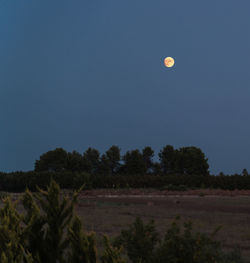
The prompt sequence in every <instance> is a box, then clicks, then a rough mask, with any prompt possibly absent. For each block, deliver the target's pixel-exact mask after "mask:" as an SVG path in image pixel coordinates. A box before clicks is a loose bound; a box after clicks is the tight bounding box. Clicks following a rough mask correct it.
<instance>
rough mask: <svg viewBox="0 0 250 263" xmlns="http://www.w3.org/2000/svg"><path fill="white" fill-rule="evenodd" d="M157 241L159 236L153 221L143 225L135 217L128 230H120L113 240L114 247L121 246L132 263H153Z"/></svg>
mask: <svg viewBox="0 0 250 263" xmlns="http://www.w3.org/2000/svg"><path fill="white" fill-rule="evenodd" d="M158 241H159V234H158V233H157V232H156V229H155V226H154V221H153V220H151V221H150V222H149V223H148V224H147V225H144V224H143V221H142V220H141V219H140V218H139V217H137V218H136V220H135V222H134V223H133V224H132V225H131V226H130V227H129V229H128V230H122V232H121V234H120V235H119V236H118V237H117V238H116V239H115V241H114V246H115V247H121V246H123V247H124V248H125V249H126V251H127V254H128V257H129V258H130V260H131V261H132V262H133V263H137V262H140V263H151V262H154V249H155V246H156V244H157V243H158Z"/></svg>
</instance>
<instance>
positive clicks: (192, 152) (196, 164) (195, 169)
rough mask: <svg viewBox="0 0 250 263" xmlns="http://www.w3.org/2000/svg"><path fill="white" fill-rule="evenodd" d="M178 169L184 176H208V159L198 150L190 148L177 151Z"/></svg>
mask: <svg viewBox="0 0 250 263" xmlns="http://www.w3.org/2000/svg"><path fill="white" fill-rule="evenodd" d="M178 155H179V162H178V167H179V168H180V171H181V172H182V173H184V174H195V175H208V174H209V171H208V168H209V165H208V159H207V158H205V154H204V153H203V152H202V151H201V149H200V148H197V147H194V146H191V147H183V148H180V149H179V150H178Z"/></svg>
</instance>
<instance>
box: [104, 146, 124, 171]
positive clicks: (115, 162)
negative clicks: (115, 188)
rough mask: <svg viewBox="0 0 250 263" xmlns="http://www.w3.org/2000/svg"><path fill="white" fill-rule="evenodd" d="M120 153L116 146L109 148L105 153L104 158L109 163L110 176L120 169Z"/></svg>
mask: <svg viewBox="0 0 250 263" xmlns="http://www.w3.org/2000/svg"><path fill="white" fill-rule="evenodd" d="M120 151H121V150H120V148H119V147H118V146H116V145H113V146H111V147H110V148H109V149H108V150H107V151H106V156H107V159H108V162H109V167H110V171H111V175H114V174H115V173H116V172H117V171H118V170H119V168H120V160H121V154H120Z"/></svg>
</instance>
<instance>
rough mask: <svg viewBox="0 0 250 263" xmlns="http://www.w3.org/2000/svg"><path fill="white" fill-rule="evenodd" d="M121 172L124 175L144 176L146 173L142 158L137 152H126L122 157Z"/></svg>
mask: <svg viewBox="0 0 250 263" xmlns="http://www.w3.org/2000/svg"><path fill="white" fill-rule="evenodd" d="M123 161H124V166H123V171H124V172H125V173H126V174H138V175H144V174H145V173H146V171H147V167H146V164H145V162H144V160H143V156H142V154H141V153H140V151H139V150H137V149H136V150H133V151H127V152H126V154H125V155H124V156H123Z"/></svg>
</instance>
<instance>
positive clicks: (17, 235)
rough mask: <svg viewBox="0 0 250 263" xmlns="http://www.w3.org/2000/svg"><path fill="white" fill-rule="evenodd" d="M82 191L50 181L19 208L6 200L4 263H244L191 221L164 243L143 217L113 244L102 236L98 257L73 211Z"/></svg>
mask: <svg viewBox="0 0 250 263" xmlns="http://www.w3.org/2000/svg"><path fill="white" fill-rule="evenodd" d="M77 196H78V192H75V193H74V194H73V196H72V197H69V196H67V197H66V196H62V195H61V194H60V188H59V185H57V184H56V182H55V181H53V180H52V181H51V182H50V185H49V187H48V188H47V190H46V191H45V190H41V189H39V191H38V192H36V193H33V194H32V193H31V192H30V191H29V190H26V193H25V194H24V196H23V197H22V200H21V204H22V206H23V209H24V213H19V212H18V211H17V209H16V206H17V203H18V201H17V202H13V201H11V199H10V198H9V197H6V198H4V199H3V201H4V207H3V208H1V210H0V259H1V262H3V263H6V262H8V263H14V262H15V263H19V262H20V263H21V262H26V263H31V262H38V263H40V262H48V263H57V262H60V263H68V262H76V263H77V262H79V263H80V262H81V263H83V262H87V263H96V262H101V263H125V262H133V263H147V262H156V263H161V262H162V263H163V262H164V263H165V262H170V263H172V262H173V263H178V262H183V260H185V262H187V263H200V262H202V263H204V262H205V263H206V262H209V263H210V262H217V263H233V262H236V263H240V262H243V261H242V258H241V255H240V252H239V251H233V252H232V253H230V254H225V253H224V252H223V250H222V249H221V246H220V243H219V242H217V241H215V240H214V236H215V234H216V232H217V231H218V229H216V230H215V231H214V232H213V233H212V234H211V235H208V234H205V233H200V232H194V231H193V230H192V224H191V223H190V222H186V223H184V225H183V226H181V225H180V224H179V223H178V218H176V220H175V221H174V222H173V224H172V226H171V227H170V228H169V229H168V230H167V232H166V233H165V237H164V238H163V239H162V240H161V239H160V238H159V234H158V233H157V231H156V229H155V226H154V221H151V222H149V223H148V224H144V223H143V221H142V220H141V219H140V218H137V219H136V221H135V222H134V223H133V224H132V225H130V226H129V228H128V229H127V230H123V231H122V232H121V233H120V235H119V236H117V237H116V238H115V241H114V242H111V241H110V239H109V238H108V237H107V236H104V237H103V246H104V249H103V251H102V253H100V252H99V253H98V252H97V247H96V235H95V233H93V232H91V233H87V232H86V231H84V230H83V227H82V224H81V221H80V219H79V217H78V216H77V215H76V214H75V212H74V207H75V205H76V204H77Z"/></svg>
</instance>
